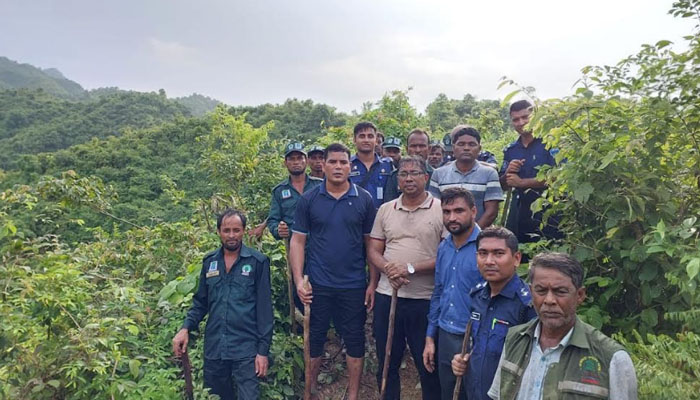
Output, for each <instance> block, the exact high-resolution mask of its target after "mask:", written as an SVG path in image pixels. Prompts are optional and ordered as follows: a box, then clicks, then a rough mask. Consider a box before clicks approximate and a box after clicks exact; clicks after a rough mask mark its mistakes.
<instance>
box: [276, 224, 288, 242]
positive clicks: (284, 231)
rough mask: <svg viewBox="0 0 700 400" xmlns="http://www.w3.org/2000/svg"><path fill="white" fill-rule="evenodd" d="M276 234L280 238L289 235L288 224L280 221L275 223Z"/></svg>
mask: <svg viewBox="0 0 700 400" xmlns="http://www.w3.org/2000/svg"><path fill="white" fill-rule="evenodd" d="M277 234H278V235H280V237H281V238H288V237H289V226H288V225H287V223H285V222H284V221H280V223H279V225H277Z"/></svg>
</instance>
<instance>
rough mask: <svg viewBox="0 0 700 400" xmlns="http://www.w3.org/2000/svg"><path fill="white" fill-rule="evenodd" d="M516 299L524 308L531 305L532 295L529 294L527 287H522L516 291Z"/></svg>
mask: <svg viewBox="0 0 700 400" xmlns="http://www.w3.org/2000/svg"><path fill="white" fill-rule="evenodd" d="M523 285H524V283H523ZM518 298H520V301H522V302H523V304H525V305H526V306H527V305H530V304H531V303H532V294H530V289H528V288H527V286H522V287H521V288H520V290H519V291H518Z"/></svg>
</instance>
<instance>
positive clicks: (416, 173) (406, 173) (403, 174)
mask: <svg viewBox="0 0 700 400" xmlns="http://www.w3.org/2000/svg"><path fill="white" fill-rule="evenodd" d="M397 175H398V176H399V178H401V179H406V178H408V176H409V175H411V176H412V177H414V178H415V177H418V176H421V175H425V172H423V171H410V172H409V171H401V172H399V173H398V174H397Z"/></svg>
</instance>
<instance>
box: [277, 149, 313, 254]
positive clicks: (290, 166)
mask: <svg viewBox="0 0 700 400" xmlns="http://www.w3.org/2000/svg"><path fill="white" fill-rule="evenodd" d="M306 161H307V160H306V152H304V146H302V144H301V143H299V142H292V143H289V144H288V145H287V146H286V147H285V150H284V165H285V167H287V171H289V177H288V178H287V179H285V180H284V181H282V182H280V183H279V184H278V185H277V186H275V187H274V188H273V189H272V199H271V200H270V213H269V214H268V216H267V229H269V230H270V233H272V236H274V237H275V239H277V240H281V239H288V238H289V236H290V235H291V232H292V224H293V223H294V211H295V210H296V208H297V200H299V197H301V195H302V194H303V193H304V192H306V191H308V190H310V189H313V188H314V187H316V186H318V185H320V184H321V182H323V180H322V179H318V178H314V177H311V176H309V175H307V174H306Z"/></svg>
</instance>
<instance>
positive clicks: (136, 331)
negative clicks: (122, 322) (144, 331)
mask: <svg viewBox="0 0 700 400" xmlns="http://www.w3.org/2000/svg"><path fill="white" fill-rule="evenodd" d="M126 330H127V331H129V333H131V334H132V335H134V336H136V335H138V334H139V327H138V326H136V325H127V326H126Z"/></svg>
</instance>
